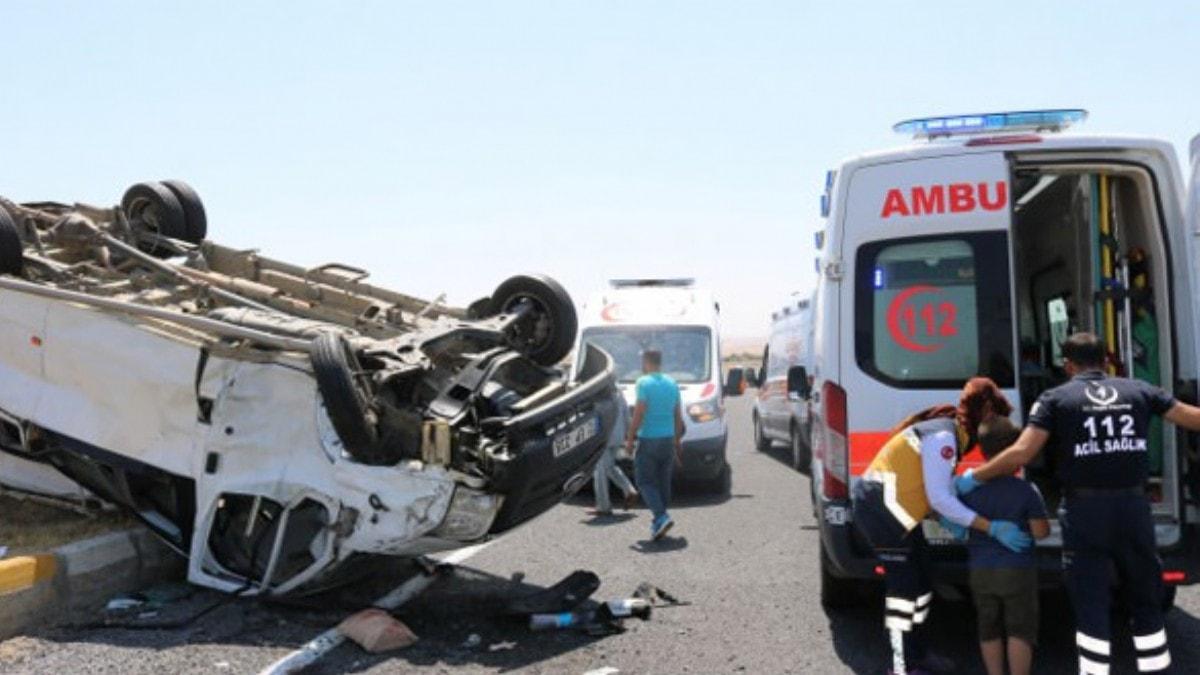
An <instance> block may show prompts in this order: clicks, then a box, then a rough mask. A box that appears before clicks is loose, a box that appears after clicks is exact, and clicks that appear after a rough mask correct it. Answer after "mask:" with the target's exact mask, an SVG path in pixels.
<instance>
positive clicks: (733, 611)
mask: <svg viewBox="0 0 1200 675" xmlns="http://www.w3.org/2000/svg"><path fill="white" fill-rule="evenodd" d="M749 412H750V400H749V399H731V400H730V402H729V416H730V425H731V435H730V446H729V457H730V461H731V463H732V465H733V471H734V473H733V493H732V495H731V496H729V497H728V498H721V499H714V498H710V497H705V496H703V495H697V494H688V493H686V492H685V493H684V494H683V495H681V496H680V499H679V500H678V503H677V506H675V508H674V509H673V515H674V517H675V520H676V522H677V525H676V528H675V530H674V532H673V533H672V534H673V536H672V537H671V538H670V539H669V540H668V541H666V542H664V543H659V544H653V543H650V542H648V541H647V538H648V537H647V535H648V528H649V516H648V514H647V512H646V511H645V510H644V509H635V510H634V511H631V512H629V513H627V514H621V513H618V516H617V517H616V518H614V519H612V520H607V521H597V520H595V519H593V518H590V517H589V516H588V513H587V507H588V503H587V500H586V499H578V500H576V501H574V502H572V503H570V504H567V505H564V506H561V507H559V508H556V509H554V510H553V511H551V512H550V513H548V514H546V515H545V516H543V517H542V518H540V519H539V520H537V521H535V522H533V523H531V524H529V525H527V526H525V527H523V528H522V529H520V530H518V531H516V532H513V533H511V534H509V535H508V536H505V537H504V538H502V539H500V540H498V541H496V542H495V543H493V544H492V545H491V546H489V547H488V548H486V549H484V550H483V551H481V552H480V553H478V554H477V555H475V556H474V557H472V558H471V559H469V560H467V561H466V562H465V563H464V565H463V566H462V567H461V568H460V569H459V570H458V571H456V572H455V573H454V574H452V575H449V576H447V577H445V578H443V579H440V580H439V581H437V582H436V583H435V584H434V585H433V586H432V587H431V588H430V589H429V590H428V591H427V592H426V593H425V594H423V595H422V596H420V597H419V598H418V599H417V600H415V601H413V602H412V603H410V604H408V605H406V606H405V607H403V608H402V609H401V610H400V611H399V612H397V615H398V616H399V617H400V618H401V619H402V620H403V621H405V622H406V623H407V624H408V625H410V626H411V627H412V628H413V629H414V630H415V632H416V633H417V634H418V635H420V636H421V641H420V642H419V643H418V644H417V645H416V646H414V647H412V648H410V649H407V650H405V651H402V652H397V653H394V654H391V655H385V656H371V655H368V654H366V653H364V652H362V651H361V650H359V649H358V648H357V647H355V646H353V645H344V646H342V647H339V648H338V649H337V650H335V651H334V652H332V653H331V654H330V655H329V656H328V657H327V658H325V659H324V660H322V661H321V662H320V663H319V664H317V665H316V666H315V667H313V668H312V669H310V672H316V673H395V672H450V671H453V672H456V673H457V672H462V673H485V672H486V673H492V672H510V671H518V672H531V673H537V672H552V673H586V672H588V671H590V670H595V669H601V668H604V667H610V668H616V669H618V670H619V671H620V672H622V673H722V672H732V673H737V672H750V673H837V672H856V673H881V672H883V671H884V670H885V666H886V665H887V661H888V654H887V646H886V643H885V641H884V639H883V636H882V618H881V612H880V610H879V609H864V610H860V611H853V612H838V613H827V612H826V611H825V610H823V609H822V607H821V605H820V602H819V600H818V588H819V574H818V563H817V533H816V530H815V525H814V520H813V517H812V514H811V510H810V507H809V503H808V497H807V495H808V490H809V487H808V479H807V478H806V477H805V476H803V475H802V474H799V473H796V472H794V471H792V470H790V469H789V468H788V467H787V465H786V464H785V461H786V458H785V451H784V450H783V449H782V448H780V449H779V450H777V451H775V452H772V453H758V452H756V451H755V450H754V448H753V446H752V443H751V434H750V424H749V420H750V415H749ZM576 569H586V570H592V571H594V572H596V573H597V574H598V575H599V576H600V578H601V580H602V585H601V587H600V590H599V591H598V592H597V594H596V597H597V598H599V599H609V598H620V597H626V596H628V595H629V594H630V593H632V591H633V590H634V589H635V588H636V587H637V586H638V584H639V583H641V582H644V581H648V582H650V583H652V584H655V585H657V586H659V587H661V588H663V589H665V590H667V591H669V592H671V593H672V594H674V595H676V596H677V597H679V598H680V599H682V600H686V601H690V602H691V603H692V604H691V605H690V606H685V607H676V608H669V609H661V610H659V611H656V612H655V613H654V614H653V616H652V617H651V619H650V620H649V621H646V622H642V621H636V620H633V621H629V622H628V623H627V624H626V626H627V629H628V630H627V631H626V632H625V633H623V634H620V635H611V636H607V637H593V636H588V635H585V634H582V633H580V632H575V631H564V632H554V633H531V632H529V631H528V630H527V629H526V628H525V627H524V626H522V625H520V624H518V623H514V622H511V621H509V620H506V619H503V618H500V617H499V616H498V607H499V606H500V605H501V604H502V603H503V601H504V600H505V599H507V598H511V597H514V596H517V595H519V594H521V593H525V592H528V591H530V590H536V589H537V588H542V587H546V586H549V585H551V584H553V583H555V582H556V581H558V580H559V579H561V578H563V577H564V576H566V575H567V574H569V573H570V572H572V571H573V570H576ZM408 573H409V572H408V570H407V568H405V567H403V566H401V569H398V570H397V571H396V574H395V575H394V576H395V578H380V579H377V580H376V581H375V583H374V586H375V588H358V589H354V590H352V591H350V592H347V593H344V594H342V595H341V596H339V597H336V598H323V599H320V600H319V601H317V602H316V603H312V604H310V605H308V606H298V607H281V606H274V605H265V604H262V603H259V602H255V601H252V600H233V601H227V602H225V604H222V605H220V606H218V607H216V609H213V610H212V611H210V612H209V613H207V614H205V615H204V616H202V617H200V618H199V619H196V620H194V621H191V622H190V623H188V624H187V625H185V626H182V627H179V628H174V629H167V630H153V631H145V630H128V629H114V628H103V629H102V628H96V627H95V626H88V625H78V623H77V625H75V626H74V627H71V626H68V627H59V628H54V629H47V630H45V631H44V632H41V633H38V634H35V635H32V636H27V637H21V638H16V639H13V640H9V641H6V642H3V643H0V672H5V673H9V672H12V673H55V672H57V673H122V674H125V673H162V672H171V673H191V672H197V673H200V672H204V673H213V672H217V673H224V672H228V673H255V672H257V671H258V670H260V669H261V668H263V667H265V666H267V665H269V664H270V663H272V662H273V661H275V660H276V659H278V658H279V657H281V656H283V655H285V654H287V653H288V652H289V651H291V650H292V649H295V648H296V647H297V646H299V645H301V644H303V643H304V642H305V641H307V640H308V639H311V638H312V637H314V636H315V635H316V634H318V633H319V632H321V631H322V630H324V629H325V628H328V627H329V626H331V625H333V624H335V623H336V622H337V621H338V620H339V619H340V618H342V617H343V616H345V615H346V614H347V613H348V612H349V611H350V609H351V608H352V607H353V606H355V605H356V603H364V602H366V601H367V600H368V599H369V598H371V597H375V596H376V595H378V594H379V590H380V589H383V588H386V587H388V586H390V585H393V584H395V583H396V582H397V581H398V580H399V579H400V578H402V577H403V576H404V575H405V574H408ZM514 575H515V577H514ZM220 601H221V598H220V597H219V596H217V595H216V594H210V593H207V592H201V593H197V594H196V595H194V596H193V597H192V598H190V599H187V600H184V601H181V602H177V603H174V604H171V605H168V606H167V607H165V608H163V609H162V610H160V611H159V614H158V615H156V616H154V617H147V618H146V620H147V621H167V620H173V619H176V618H180V617H184V618H186V617H190V616H192V615H194V614H195V613H196V612H197V611H199V610H201V609H205V608H207V607H211V606H212V604H213V603H215V602H220ZM1043 607H1044V614H1043V630H1042V635H1041V648H1040V649H1039V651H1038V653H1037V657H1036V659H1037V660H1036V664H1035V665H1036V670H1037V672H1045V673H1064V672H1072V670H1073V668H1074V651H1073V644H1074V630H1073V628H1072V626H1071V616H1070V610H1069V609H1068V608H1067V607H1066V605H1065V601H1064V600H1063V599H1062V597H1061V596H1057V595H1048V596H1045V598H1044V603H1043ZM1197 617H1200V589H1196V588H1194V587H1193V588H1189V589H1184V590H1182V591H1181V592H1180V594H1179V600H1178V607H1177V608H1176V609H1175V610H1173V611H1172V612H1171V614H1170V617H1169V622H1168V633H1169V636H1170V640H1171V646H1172V651H1173V653H1174V657H1175V662H1176V667H1177V669H1178V670H1177V671H1176V672H1181V673H1183V672H1200V619H1198V618H1197ZM97 618H99V615H98V614H97ZM973 620H974V618H973V613H972V611H971V609H970V607H969V605H968V604H966V603H965V602H955V601H948V600H944V599H940V598H939V599H938V600H937V601H936V602H935V605H934V609H933V613H932V616H931V621H932V626H931V629H932V630H931V632H932V634H933V641H934V644H935V647H936V649H938V650H939V651H940V652H942V653H944V654H946V655H948V656H951V657H952V658H954V659H955V660H956V661H957V662H958V663H959V665H960V670H961V672H981V666H980V663H979V660H978V656H977V652H976V649H975V643H974V637H973V632H972V625H973V623H972V622H973ZM473 635H474V636H478V637H477V638H476V639H474V640H472V637H471V636H473ZM476 642H477V644H476ZM1129 651H1130V650H1129V648H1128V647H1126V648H1125V649H1122V650H1119V651H1118V655H1117V657H1116V658H1117V660H1118V664H1119V667H1118V668H1117V669H1115V671H1114V672H1131V671H1132V656H1131V655H1130V653H1129Z"/></svg>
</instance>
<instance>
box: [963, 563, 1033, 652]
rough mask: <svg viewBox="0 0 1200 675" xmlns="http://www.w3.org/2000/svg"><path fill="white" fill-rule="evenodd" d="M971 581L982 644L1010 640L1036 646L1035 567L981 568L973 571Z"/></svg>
mask: <svg viewBox="0 0 1200 675" xmlns="http://www.w3.org/2000/svg"><path fill="white" fill-rule="evenodd" d="M970 580H971V594H972V595H973V596H974V597H975V612H976V614H977V615H978V617H979V641H980V642H988V641H990V640H999V639H1001V638H1004V637H1010V638H1021V639H1022V640H1025V641H1026V642H1028V643H1029V644H1031V645H1036V644H1037V635H1038V577H1037V568H1036V567H995V568H992V567H979V568H974V569H972V570H971V572H970Z"/></svg>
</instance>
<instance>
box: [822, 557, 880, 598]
mask: <svg viewBox="0 0 1200 675" xmlns="http://www.w3.org/2000/svg"><path fill="white" fill-rule="evenodd" d="M820 549H821V553H820V556H821V605H822V606H824V607H825V609H854V608H857V607H863V606H864V605H866V604H867V599H868V597H869V593H868V592H866V589H865V588H864V586H866V585H865V584H863V583H861V582H859V581H856V580H854V579H843V578H841V577H835V576H833V574H832V573H831V572H830V571H829V569H830V567H831V563H830V562H829V556H828V554H826V553H825V546H824V545H821V547H820Z"/></svg>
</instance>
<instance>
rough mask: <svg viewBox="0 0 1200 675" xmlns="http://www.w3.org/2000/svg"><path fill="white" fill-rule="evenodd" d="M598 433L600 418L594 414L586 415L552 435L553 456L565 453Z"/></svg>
mask: <svg viewBox="0 0 1200 675" xmlns="http://www.w3.org/2000/svg"><path fill="white" fill-rule="evenodd" d="M598 433H600V418H598V417H596V416H595V415H593V416H591V417H588V418H587V419H585V420H583V421H582V422H579V423H578V424H576V425H575V426H573V427H571V428H570V429H567V430H566V431H564V432H562V433H561V434H559V435H557V436H555V437H554V440H553V441H552V445H553V447H554V456H555V457H561V456H562V455H565V454H567V453H568V452H570V451H572V450H574V449H575V448H578V447H579V446H581V445H583V444H584V443H587V442H588V441H590V440H592V439H593V438H595V437H596V434H598Z"/></svg>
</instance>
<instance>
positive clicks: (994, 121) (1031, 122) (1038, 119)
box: [892, 108, 1087, 138]
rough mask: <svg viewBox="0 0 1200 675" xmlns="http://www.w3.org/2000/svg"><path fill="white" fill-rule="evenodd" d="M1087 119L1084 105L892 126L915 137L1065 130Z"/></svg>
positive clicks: (936, 118) (947, 117)
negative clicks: (1080, 106)
mask: <svg viewBox="0 0 1200 675" xmlns="http://www.w3.org/2000/svg"><path fill="white" fill-rule="evenodd" d="M1085 119H1087V111H1086V110H1083V109H1082V108H1062V109H1058V110H1024V111H1018V112H1000V113H983V114H978V115H949V116H946V117H922V118H918V119H911V120H904V121H903V122H900V123H899V124H897V125H895V126H894V127H892V130H893V131H895V132H896V133H898V134H911V135H912V136H913V137H914V138H937V137H939V136H966V135H971V134H990V133H1001V132H1014V131H1062V130H1063V129H1066V128H1067V127H1069V126H1071V125H1072V124H1075V123H1077V122H1082V121H1084V120H1085Z"/></svg>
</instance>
